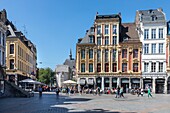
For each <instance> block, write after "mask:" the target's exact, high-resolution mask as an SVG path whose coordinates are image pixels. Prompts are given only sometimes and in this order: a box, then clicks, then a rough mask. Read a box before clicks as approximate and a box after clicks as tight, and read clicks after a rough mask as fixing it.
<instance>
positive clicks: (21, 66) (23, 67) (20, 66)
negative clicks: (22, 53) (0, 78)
mask: <svg viewBox="0 0 170 113" xmlns="http://www.w3.org/2000/svg"><path fill="white" fill-rule="evenodd" d="M9 68H10V69H15V63H14V59H10V66H9ZM18 69H19V70H20V71H24V72H27V73H31V70H32V68H31V67H29V66H28V65H25V64H24V63H23V62H21V61H18Z"/></svg>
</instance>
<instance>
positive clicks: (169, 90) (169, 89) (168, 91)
mask: <svg viewBox="0 0 170 113" xmlns="http://www.w3.org/2000/svg"><path fill="white" fill-rule="evenodd" d="M167 93H168V94H170V77H168V81H167Z"/></svg>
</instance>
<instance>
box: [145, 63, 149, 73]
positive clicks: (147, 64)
mask: <svg viewBox="0 0 170 113" xmlns="http://www.w3.org/2000/svg"><path fill="white" fill-rule="evenodd" d="M144 72H149V63H147V62H145V63H144Z"/></svg>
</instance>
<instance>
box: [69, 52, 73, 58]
mask: <svg viewBox="0 0 170 113" xmlns="http://www.w3.org/2000/svg"><path fill="white" fill-rule="evenodd" d="M69 57H70V60H72V59H73V58H72V51H71V49H70V55H69Z"/></svg>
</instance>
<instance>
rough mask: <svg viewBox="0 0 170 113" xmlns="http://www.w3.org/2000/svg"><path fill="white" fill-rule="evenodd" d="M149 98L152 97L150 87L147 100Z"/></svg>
mask: <svg viewBox="0 0 170 113" xmlns="http://www.w3.org/2000/svg"><path fill="white" fill-rule="evenodd" d="M149 96H151V97H152V94H151V89H150V87H148V98H149Z"/></svg>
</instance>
